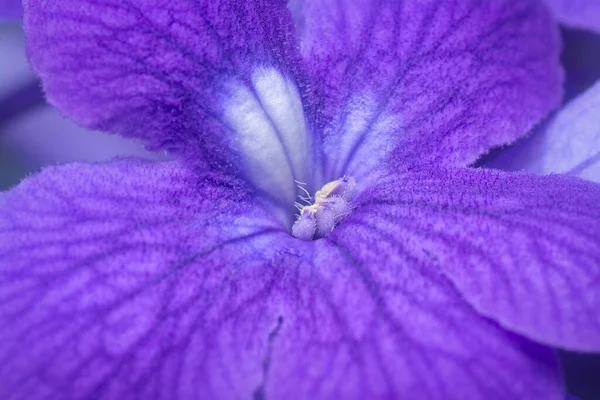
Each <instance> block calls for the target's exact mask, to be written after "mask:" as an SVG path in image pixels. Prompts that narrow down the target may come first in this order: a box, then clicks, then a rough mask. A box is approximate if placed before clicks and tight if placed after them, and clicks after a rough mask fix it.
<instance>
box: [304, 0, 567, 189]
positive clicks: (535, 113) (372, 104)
mask: <svg viewBox="0 0 600 400" xmlns="http://www.w3.org/2000/svg"><path fill="white" fill-rule="evenodd" d="M296 8H297V7H296ZM296 21H300V22H297V23H302V24H303V30H302V36H301V52H302V55H303V57H304V58H305V62H306V64H307V68H308V69H309V71H310V75H311V76H312V80H313V81H314V82H317V83H319V85H317V87H316V90H317V92H319V94H320V97H319V98H321V99H322V104H321V107H322V113H321V115H320V124H321V125H322V126H323V129H324V130H325V138H324V140H325V153H326V154H328V155H330V156H331V159H329V163H328V165H327V167H326V171H327V172H326V173H327V174H328V175H329V176H328V178H329V179H337V178H338V177H339V176H340V175H341V174H342V173H346V174H349V175H352V176H355V177H356V178H357V180H358V178H360V177H361V176H362V175H364V174H365V173H366V171H367V170H368V169H372V168H374V167H376V166H377V165H378V164H380V160H381V159H385V158H386V157H388V156H390V155H391V156H392V158H393V163H394V164H397V165H400V166H403V167H405V168H406V167H407V166H411V165H415V164H425V163H437V164H452V165H461V166H464V165H466V164H469V163H472V162H473V161H475V160H476V159H477V158H478V157H479V156H480V155H481V154H482V153H485V152H486V151H488V150H489V149H490V148H491V147H493V146H496V145H499V144H503V143H507V142H512V141H514V140H515V139H516V138H517V137H519V136H520V135H522V134H524V133H525V132H527V131H528V130H529V129H530V128H532V126H533V125H534V124H535V123H537V122H538V121H539V120H540V119H541V118H542V117H544V116H545V115H546V114H547V113H548V112H549V111H550V110H552V109H553V108H554V107H556V106H557V105H558V104H559V101H560V96H561V83H562V75H561V72H560V68H559V58H558V55H559V47H560V46H559V41H558V32H557V26H556V24H555V23H554V22H553V20H552V18H551V16H550V14H549V12H548V11H547V9H546V7H544V5H543V4H542V3H541V2H539V1H536V0H524V1H512V0H499V1H479V0H467V1H436V0H427V1H404V2H401V1H385V0H376V1H371V0H359V1H356V0H326V1H323V0H306V1H305V2H304V8H303V18H300V17H298V16H297V17H296ZM333 154H335V156H333Z"/></svg>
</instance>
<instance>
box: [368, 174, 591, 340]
mask: <svg viewBox="0 0 600 400" xmlns="http://www.w3.org/2000/svg"><path fill="white" fill-rule="evenodd" d="M365 202H366V204H365V205H361V204H359V205H358V207H357V210H361V212H360V215H361V217H360V218H362V219H361V220H364V223H368V221H367V218H368V216H369V215H371V214H377V213H378V214H379V215H385V216H387V218H388V220H389V221H390V222H389V223H388V225H385V224H383V223H382V224H381V225H382V228H378V229H383V228H385V229H387V230H390V229H392V227H396V226H400V228H398V230H397V233H395V236H393V237H404V236H406V237H407V239H404V240H405V241H407V242H408V244H407V247H408V250H407V251H409V253H410V254H411V255H412V256H413V257H415V258H418V259H421V260H427V259H430V260H432V262H434V263H436V264H437V265H438V268H440V269H441V271H442V272H443V273H444V274H445V275H446V276H448V277H449V279H450V280H452V282H453V283H454V284H455V285H456V287H457V288H458V290H459V291H460V292H461V293H462V294H463V296H464V297H465V299H466V300H467V301H468V302H470V303H471V304H472V305H473V306H474V307H475V309H477V310H478V311H479V312H481V313H482V314H483V315H486V316H488V317H490V318H492V319H494V320H496V321H498V322H499V323H500V324H501V325H502V326H504V327H506V328H508V329H510V330H512V331H514V332H518V333H520V334H523V335H525V336H527V337H529V338H530V339H533V340H535V341H539V342H543V343H546V344H548V345H551V346H555V347H562V348H567V349H572V350H580V351H599V350H600V313H598V310H599V309H600V296H598V292H599V289H600V185H597V184H595V183H591V182H587V181H584V180H580V179H578V178H574V177H569V176H562V175H553V176H548V177H538V176H535V175H530V174H524V173H522V174H517V173H514V174H508V173H504V172H497V171H490V170H476V169H464V170H456V169H450V170H442V171H440V172H424V173H415V174H409V175H406V176H400V177H394V178H390V179H389V181H388V182H387V183H385V184H382V185H381V186H380V187H378V188H377V189H374V191H373V194H372V196H371V198H369V199H368V200H365ZM363 209H364V211H362V210H363ZM356 218H359V215H358V211H357V215H356Z"/></svg>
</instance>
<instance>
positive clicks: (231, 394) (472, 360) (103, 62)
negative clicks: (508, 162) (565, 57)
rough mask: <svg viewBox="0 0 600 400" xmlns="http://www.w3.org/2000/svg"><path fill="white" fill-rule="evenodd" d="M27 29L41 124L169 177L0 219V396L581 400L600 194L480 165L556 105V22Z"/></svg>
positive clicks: (135, 177) (56, 182) (248, 20)
mask: <svg viewBox="0 0 600 400" xmlns="http://www.w3.org/2000/svg"><path fill="white" fill-rule="evenodd" d="M24 5H25V28H26V33H27V36H28V44H29V54H30V58H31V61H32V64H33V66H34V68H35V69H36V71H37V72H38V74H39V76H40V77H41V78H42V81H43V84H44V88H45V90H46V93H47V96H48V99H49V101H50V102H51V103H52V104H54V105H55V106H57V107H58V108H59V109H60V110H61V111H62V112H63V113H64V114H65V115H67V116H69V117H71V118H73V119H75V120H76V121H78V122H80V123H81V124H83V125H84V126H86V127H88V128H93V129H99V130H105V131H110V132H115V133H119V134H122V135H125V136H128V137H135V138H140V139H142V140H144V141H145V143H146V144H147V146H150V147H151V148H153V149H166V150H169V151H170V152H172V154H175V155H177V157H178V160H177V161H172V162H150V161H142V160H134V159H127V160H119V161H114V162H111V163H106V164H98V165H85V164H72V165H68V166H63V167H53V168H47V169H46V170H45V171H43V172H42V173H41V174H39V175H37V176H33V177H30V178H28V179H26V180H24V181H23V182H22V183H21V184H20V185H19V186H18V187H16V188H15V189H13V190H11V191H10V192H7V193H5V194H4V195H3V197H2V198H1V199H0V271H1V274H0V379H1V380H0V398H3V399H17V398H31V399H43V398H49V399H56V398H60V399H89V398H101V399H125V398H127V399H128V398H143V399H148V398H150V399H195V398H202V399H204V398H250V397H254V398H256V399H261V398H336V399H337V398H349V399H351V398H361V399H362V398H402V399H417V398H425V399H525V398H527V399H563V398H564V389H563V385H562V381H561V373H560V371H559V370H558V368H557V365H556V359H555V355H554V351H553V350H552V349H551V347H559V348H566V349H571V350H577V351H585V352H593V351H598V350H599V349H600V315H599V314H598V312H597V310H598V309H599V307H600V296H598V289H599V285H600V267H599V264H600V202H599V201H600V187H599V186H598V185H596V184H594V183H591V182H587V181H583V180H580V179H578V178H575V177H570V176H560V175H553V176H546V177H539V176H535V175H531V174H526V173H512V174H511V173H506V172H499V171H490V170H482V169H473V168H469V167H468V166H469V165H470V164H471V163H473V162H474V161H476V160H477V159H478V158H479V157H480V156H481V155H482V154H483V153H485V152H487V151H488V150H489V149H490V148H492V147H494V146H497V145H501V144H504V143H507V142H511V141H514V140H515V139H517V138H518V137H519V136H521V135H523V134H524V133H526V132H527V131H529V130H530V129H531V128H532V127H533V126H534V125H535V124H536V123H537V122H539V121H540V120H541V119H542V118H543V117H544V116H545V115H547V113H548V112H549V111H551V110H552V109H553V108H554V107H556V106H557V105H558V103H559V101H560V95H561V89H560V87H561V72H560V68H559V62H558V52H559V45H558V39H557V32H556V29H557V28H556V26H555V24H554V23H553V20H552V18H551V17H550V15H549V13H548V12H547V10H546V8H545V7H544V6H543V5H542V4H540V3H539V2H538V1H536V0H523V1H518V2H515V1H512V0H498V1H494V2H491V1H477V0H463V1H460V2H449V1H433V0H428V1H418V2H417V1H414V2H387V1H367V0H347V1H342V0H337V1H324V0H306V1H304V3H303V4H302V5H301V8H300V9H301V10H302V12H300V13H299V14H297V15H296V17H297V18H296V21H295V24H294V22H293V21H292V17H291V16H290V14H289V12H288V10H287V9H286V6H285V3H284V2H283V1H277V0H270V1H264V0H246V1H241V0H240V1H233V0H232V1H227V2H220V1H217V2H215V1H209V0H195V1H184V0H169V1H164V0H152V1H151V0H131V1H127V2H124V1H122V0H64V1H60V2H58V1H54V2H46V1H39V0H37V1H34V0H27V1H25V2H24ZM296 206H298V207H299V208H300V209H301V210H300V211H298V210H296V208H295V207H296ZM298 213H299V214H300V217H296V214H298ZM292 233H293V234H294V235H292ZM294 236H297V237H300V238H297V237H294ZM310 239H314V240H310Z"/></svg>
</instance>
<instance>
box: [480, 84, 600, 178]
mask: <svg viewBox="0 0 600 400" xmlns="http://www.w3.org/2000/svg"><path fill="white" fill-rule="evenodd" d="M486 167H491V168H498V169H503V170H507V171H519V170H525V171H529V172H533V173H536V174H540V175H547V174H551V173H566V174H569V175H575V176H579V177H580V178H584V179H589V180H592V181H596V182H600V82H598V83H596V84H595V85H594V86H593V87H591V88H590V89H588V90H587V91H586V92H585V93H584V94H582V95H580V96H579V97H577V98H576V99H574V100H573V101H571V102H570V103H569V104H567V105H566V106H565V107H564V108H563V109H561V110H560V111H559V112H558V113H556V114H555V115H554V116H553V117H552V118H550V120H548V121H547V122H546V123H545V124H543V125H541V126H540V127H539V129H537V130H536V132H535V133H534V134H533V135H531V136H529V137H527V138H525V139H523V140H521V141H519V143H518V144H517V145H515V146H512V147H510V148H508V149H506V150H505V151H503V152H501V153H500V154H498V155H497V156H496V157H494V158H493V159H492V160H490V162H489V163H487V164H486Z"/></svg>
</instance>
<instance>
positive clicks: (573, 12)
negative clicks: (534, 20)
mask: <svg viewBox="0 0 600 400" xmlns="http://www.w3.org/2000/svg"><path fill="white" fill-rule="evenodd" d="M545 1H546V3H548V5H549V6H550V8H551V9H552V11H553V12H554V15H555V16H556V19H558V20H559V22H561V23H563V24H565V25H568V26H572V27H576V28H586V29H591V30H595V31H596V32H598V31H600V2H598V1H597V0H545Z"/></svg>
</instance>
